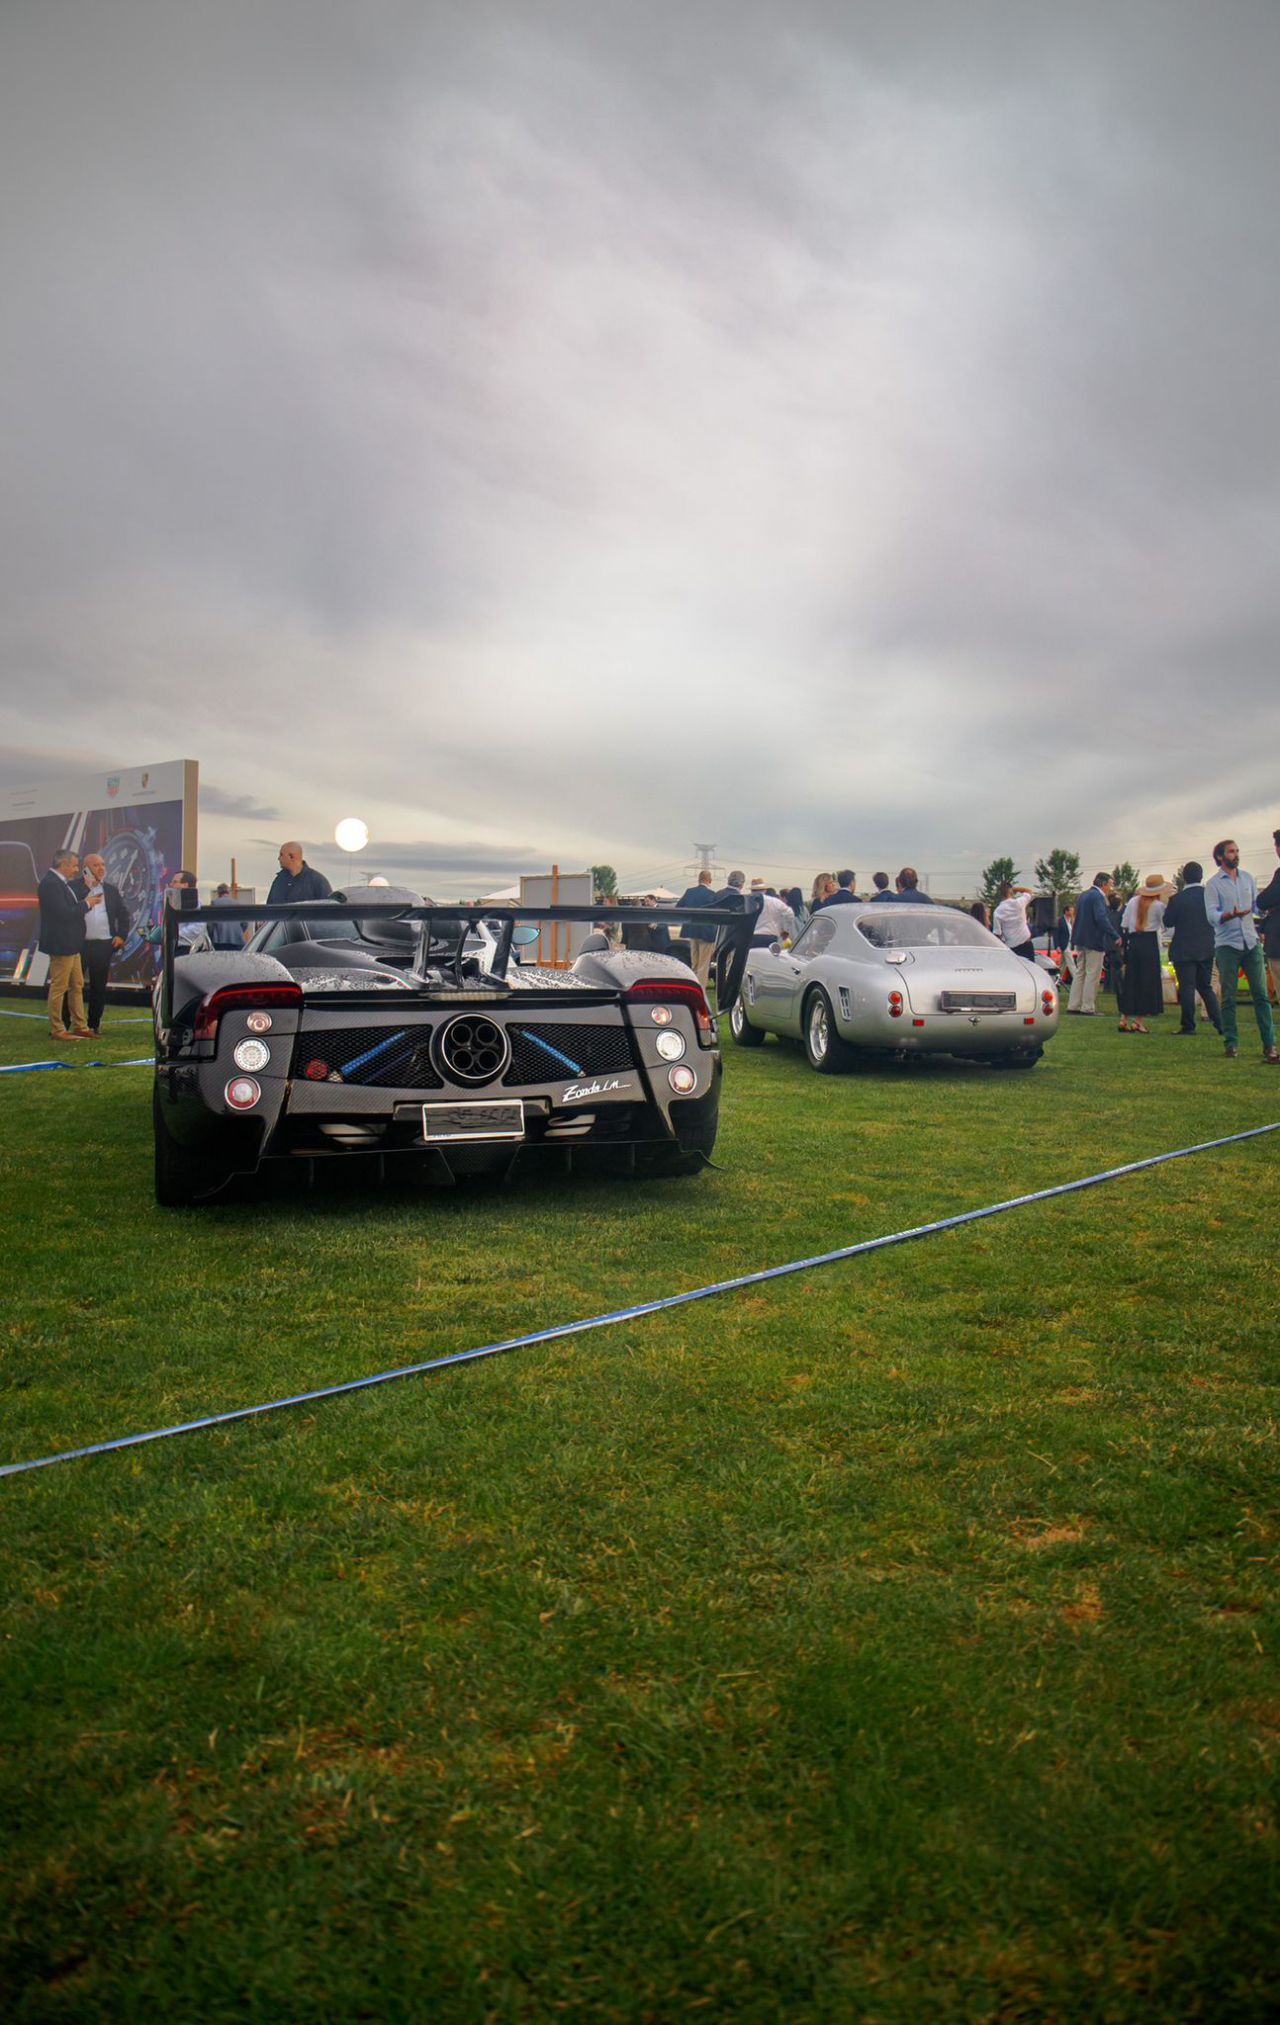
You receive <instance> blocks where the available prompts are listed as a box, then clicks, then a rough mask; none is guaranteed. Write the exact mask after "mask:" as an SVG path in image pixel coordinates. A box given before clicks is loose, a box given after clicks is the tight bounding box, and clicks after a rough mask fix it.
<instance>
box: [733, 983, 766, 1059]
mask: <svg viewBox="0 0 1280 2025" xmlns="http://www.w3.org/2000/svg"><path fill="white" fill-rule="evenodd" d="M729 1032H730V1033H731V1034H732V1035H733V1038H734V1040H735V1041H736V1042H737V1044H738V1046H739V1047H740V1048H762V1047H763V1046H764V1035H763V1034H762V1033H761V1031H760V1029H759V1027H753V1026H752V1024H751V1022H750V1020H749V1019H748V1018H747V1009H746V1006H745V1005H744V1004H743V1001H742V993H741V992H739V993H738V996H737V998H736V999H735V1000H734V1002H733V1011H732V1012H731V1013H730V1014H729Z"/></svg>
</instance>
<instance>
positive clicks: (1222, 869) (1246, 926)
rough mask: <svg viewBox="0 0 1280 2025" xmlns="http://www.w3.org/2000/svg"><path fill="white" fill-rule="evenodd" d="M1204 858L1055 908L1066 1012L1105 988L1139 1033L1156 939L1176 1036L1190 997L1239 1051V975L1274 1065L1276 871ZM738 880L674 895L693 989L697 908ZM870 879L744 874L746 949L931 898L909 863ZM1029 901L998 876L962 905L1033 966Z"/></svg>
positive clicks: (708, 959) (698, 946) (1123, 1021)
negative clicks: (812, 926) (791, 881)
mask: <svg viewBox="0 0 1280 2025" xmlns="http://www.w3.org/2000/svg"><path fill="white" fill-rule="evenodd" d="M1272 841H1273V843H1274V846H1275V851H1276V856H1277V858H1280V830H1276V831H1275V832H1274V833H1273V838H1272ZM1213 860H1214V864H1215V866H1216V867H1217V870H1216V871H1215V873H1214V875H1213V877H1212V878H1211V879H1209V880H1208V881H1207V882H1206V880H1205V876H1204V868H1203V866H1202V865H1200V864H1199V863H1198V862H1197V861H1196V860H1194V859H1189V860H1188V862H1187V863H1186V864H1185V865H1184V866H1183V867H1182V872H1181V875H1180V880H1179V881H1178V882H1177V883H1176V884H1175V883H1174V882H1172V881H1169V880H1166V879H1165V878H1164V876H1163V874H1162V873H1159V872H1150V873H1148V874H1147V876H1146V878H1145V879H1144V880H1143V881H1142V884H1141V885H1140V886H1139V887H1138V889H1137V891H1136V892H1134V893H1133V894H1132V895H1131V896H1130V897H1129V899H1128V900H1127V901H1123V900H1122V899H1121V897H1120V895H1119V894H1118V893H1117V891H1116V887H1115V881H1114V877H1113V875H1112V874H1111V873H1110V872H1099V873H1097V874H1096V875H1095V877H1094V880H1093V882H1092V884H1091V885H1090V886H1087V887H1086V888H1085V890H1084V892H1083V893H1081V894H1080V896H1079V898H1078V900H1076V901H1067V902H1066V903H1065V904H1064V906H1063V909H1062V912H1061V913H1060V914H1059V915H1058V917H1057V920H1056V921H1055V922H1054V924H1053V927H1052V929H1051V930H1050V931H1049V944H1050V946H1051V947H1052V948H1055V949H1057V950H1058V951H1059V952H1060V953H1061V959H1062V966H1063V970H1064V972H1067V973H1069V974H1070V979H1071V985H1070V993H1069V998H1068V1003H1067V1007H1066V1010H1067V1012H1068V1013H1071V1014H1076V1015H1078V1016H1081V1017H1084V1018H1091V1017H1094V1016H1095V1015H1096V1014H1097V1011H1098V1003H1097V1001H1098V993H1099V991H1100V989H1103V988H1104V987H1105V988H1109V989H1110V990H1111V991H1112V992H1113V993H1114V994H1115V998H1116V1002H1117V1006H1118V1009H1119V1031H1120V1032H1121V1033H1131V1034H1146V1033H1149V1032H1150V1031H1151V1029H1150V1027H1149V1026H1148V1025H1147V1021H1148V1020H1150V1019H1156V1018H1159V1017H1160V1016H1161V1015H1162V1014H1163V1012H1164V956H1163V946H1165V945H1167V948H1168V954H1169V961H1170V963H1171V964H1172V967H1173V971H1174V976H1175V978H1176V981H1177V1002H1178V1010H1179V1014H1180V1024H1179V1026H1178V1029H1177V1032H1178V1034H1179V1035H1186V1034H1194V1033H1195V1032H1196V1031H1197V1022H1196V1008H1197V1003H1198V1004H1199V1005H1200V1007H1201V1008H1202V1009H1203V1014H1204V1022H1205V1023H1207V1024H1208V1025H1209V1026H1211V1027H1212V1028H1213V1029H1214V1031H1215V1032H1216V1033H1217V1034H1218V1035H1219V1036H1220V1037H1221V1039H1222V1041H1223V1044H1224V1047H1225V1049H1226V1053H1227V1056H1228V1058H1229V1059H1231V1060H1234V1059H1235V1058H1236V1057H1237V1055H1238V1054H1239V1051H1240V1028H1239V985H1240V978H1241V977H1242V976H1243V977H1244V979H1245V982H1246V984H1247V986H1248V990H1249V995H1250V998H1251V1000H1252V1004H1253V1009H1254V1014H1255V1017H1256V1020H1257V1024H1258V1033H1259V1038H1260V1039H1261V1042H1262V1052H1263V1059H1264V1060H1265V1061H1266V1062H1268V1063H1271V1064H1277V1063H1280V1051H1278V1050H1277V1046H1276V1025H1275V1016H1274V1014H1273V1012H1272V1008H1271V1003H1270V997H1269V993H1268V974H1269V976H1270V988H1271V991H1272V992H1274V994H1275V997H1276V999H1277V1001H1278V1002H1280V870H1278V871H1276V872H1275V873H1274V874H1273V875H1272V878H1271V880H1270V883H1269V884H1268V885H1267V886H1266V887H1265V888H1264V889H1263V890H1261V891H1259V888H1258V883H1257V880H1256V879H1255V878H1254V876H1253V874H1252V873H1250V872H1247V871H1246V870H1245V869H1244V868H1243V867H1242V865H1241V864H1240V851H1239V846H1238V845H1237V844H1236V842H1235V840H1234V838H1231V837H1225V838H1223V839H1222V841H1221V842H1220V843H1218V844H1215V845H1214V848H1213ZM746 884H747V882H746V875H745V873H743V872H731V873H730V874H729V879H728V883H727V885H726V886H725V887H724V888H723V889H722V890H721V891H719V892H716V891H714V890H713V888H714V885H715V880H714V875H713V874H712V873H711V872H709V871H704V872H701V873H699V875H698V881H697V884H696V885H693V886H690V887H689V888H688V889H687V891H686V892H684V893H683V894H682V895H681V897H680V899H679V901H678V902H677V903H676V904H677V905H678V906H679V907H680V908H682V909H685V910H687V916H688V918H687V919H686V920H685V922H684V934H685V936H686V938H687V939H688V943H689V947H690V950H691V953H692V957H691V960H692V963H693V968H694V969H695V971H696V972H697V974H698V976H699V977H700V978H701V979H702V981H703V984H704V985H705V984H707V983H708V981H709V979H710V975H711V966H712V961H713V957H714V954H715V946H716V944H715V936H714V935H712V934H708V933H707V932H703V933H701V934H700V933H699V920H698V916H699V911H701V910H705V909H708V908H718V909H720V910H721V911H724V910H726V909H727V910H729V911H731V912H732V911H735V910H736V909H738V908H741V907H742V906H743V904H744V900H743V895H744V892H745V890H746ZM871 886H872V890H871V892H870V893H865V894H863V893H859V892H858V890H857V874H856V873H854V872H852V871H849V870H845V871H841V872H835V873H832V872H819V873H818V875H817V877H816V878H815V879H814V881H813V885H812V887H811V889H810V893H809V898H808V901H807V903H806V901H805V899H804V895H803V892H802V889H801V888H800V887H798V886H793V887H790V888H781V889H779V888H778V887H775V886H769V885H766V884H765V882H764V881H763V880H762V879H753V880H752V882H751V889H750V890H751V892H752V893H753V894H758V895H759V896H760V900H761V907H760V913H759V917H758V921H757V932H756V934H755V936H754V937H753V943H754V944H755V946H757V947H768V946H770V945H771V944H773V943H781V944H783V945H784V946H785V945H787V944H789V943H793V942H795V940H796V939H797V937H798V935H799V934H800V932H801V931H802V929H803V928H804V925H805V923H806V922H807V921H808V920H809V919H810V917H811V916H812V915H813V914H816V913H817V912H818V911H819V910H820V909H822V908H825V907H841V906H849V905H855V904H858V905H862V904H868V903H874V902H875V901H881V900H888V901H899V902H901V901H904V900H905V901H909V902H916V903H920V902H926V903H928V904H932V903H931V902H929V896H928V895H927V894H924V893H922V892H921V891H920V886H919V877H918V875H917V873H916V871H915V869H914V867H912V866H910V865H905V866H904V867H903V869H902V870H901V871H900V872H899V873H898V875H897V878H896V879H895V880H894V881H893V882H892V884H891V882H890V879H889V875H888V873H887V872H876V873H875V874H874V875H873V877H872V881H871ZM1035 897H1036V896H1035V894H1034V893H1033V891H1032V889H1031V888H1030V887H1029V886H1019V885H1017V884H1015V882H1014V881H1013V880H1011V879H1010V880H1005V881H1004V882H1003V884H1002V886H1001V889H1000V897H999V900H998V901H997V903H996V905H995V907H994V909H991V910H988V908H987V906H986V905H985V903H984V902H982V901H980V900H979V901H975V902H974V903H973V904H972V906H971V908H970V912H971V913H972V914H973V915H974V916H975V918H976V919H977V920H979V921H981V922H982V924H983V926H984V927H987V928H990V929H991V931H992V933H993V934H994V935H996V936H997V937H998V938H999V940H1000V941H1001V942H1003V943H1004V944H1005V946H1006V948H1008V949H1009V950H1011V951H1012V952H1013V954H1014V955H1015V956H1020V957H1022V958H1023V959H1024V960H1025V961H1027V962H1029V963H1034V962H1035V961H1036V947H1035V938H1034V936H1033V933H1032V929H1031V923H1030V920H1029V918H1028V917H1029V909H1030V906H1031V903H1032V901H1033V900H1034V899H1035ZM664 932H665V931H664ZM1215 974H1216V977H1217V981H1218V989H1217V990H1216V991H1215V989H1214V977H1215Z"/></svg>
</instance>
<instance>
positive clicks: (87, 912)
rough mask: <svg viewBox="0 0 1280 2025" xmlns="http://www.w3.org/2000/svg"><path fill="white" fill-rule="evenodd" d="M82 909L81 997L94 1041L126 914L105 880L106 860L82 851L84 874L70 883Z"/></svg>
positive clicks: (117, 894) (125, 931)
mask: <svg viewBox="0 0 1280 2025" xmlns="http://www.w3.org/2000/svg"><path fill="white" fill-rule="evenodd" d="M71 890H72V892H73V893H75V894H78V895H79V898H80V901H81V904H82V905H83V907H84V970H85V997H86V998H87V1000H88V1002H89V1006H88V1014H87V1024H88V1028H89V1032H90V1033H91V1034H93V1035H94V1036H95V1037H96V1036H97V1035H98V1033H100V1031H101V1029H102V1014H103V1008H104V1007H105V1005H106V1003H107V978H108V976H109V975H110V971H111V962H112V958H113V957H115V956H117V955H118V954H119V952H120V951H121V950H122V949H123V948H124V945H125V938H126V937H127V936H128V933H129V910H128V908H127V907H126V906H125V904H124V901H123V899H122V898H121V894H120V889H119V887H118V886H113V885H112V884H111V881H110V880H109V879H108V877H107V866H106V860H105V859H104V858H103V857H102V855H101V853H100V852H98V851H86V853H85V857H84V870H83V871H82V872H81V874H80V876H79V878H78V879H73V880H72V881H71Z"/></svg>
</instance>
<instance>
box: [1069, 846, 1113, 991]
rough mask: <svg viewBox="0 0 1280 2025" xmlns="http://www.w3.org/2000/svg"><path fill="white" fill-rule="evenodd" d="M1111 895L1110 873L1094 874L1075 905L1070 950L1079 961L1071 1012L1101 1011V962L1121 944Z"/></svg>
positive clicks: (1073, 980)
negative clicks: (1099, 987)
mask: <svg viewBox="0 0 1280 2025" xmlns="http://www.w3.org/2000/svg"><path fill="white" fill-rule="evenodd" d="M1111 891H1112V887H1111V874H1110V872H1095V874H1094V878H1093V884H1092V886H1086V887H1085V889H1084V892H1083V893H1082V894H1081V895H1080V898H1079V899H1078V900H1077V902H1076V923H1075V927H1074V928H1073V929H1072V931H1071V947H1072V948H1073V949H1074V950H1075V952H1076V955H1077V959H1078V960H1077V962H1076V974H1075V976H1074V977H1073V978H1072V980H1071V998H1070V1001H1069V1003H1068V1005H1067V1011H1068V1012H1073V1013H1096V1012H1097V1010H1098V1004H1097V1000H1098V980H1099V978H1100V977H1101V976H1102V959H1103V957H1104V956H1105V955H1106V953H1107V951H1108V950H1109V949H1114V948H1115V946H1116V944H1117V942H1119V940H1120V937H1119V935H1118V934H1117V932H1116V925H1115V922H1114V921H1113V920H1112V919H1111V909H1110V908H1109V907H1108V905H1107V902H1108V900H1110V898H1111Z"/></svg>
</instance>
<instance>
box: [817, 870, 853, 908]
mask: <svg viewBox="0 0 1280 2025" xmlns="http://www.w3.org/2000/svg"><path fill="white" fill-rule="evenodd" d="M857 881H858V875H857V873H856V872H849V871H844V872H837V873H836V890H835V892H834V893H833V894H832V895H831V898H830V899H829V900H827V901H825V902H824V903H823V904H824V905H825V906H827V907H856V906H857V905H858V904H859V902H858V895H857V893H856V892H855V891H854V888H855V886H856V885H857Z"/></svg>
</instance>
